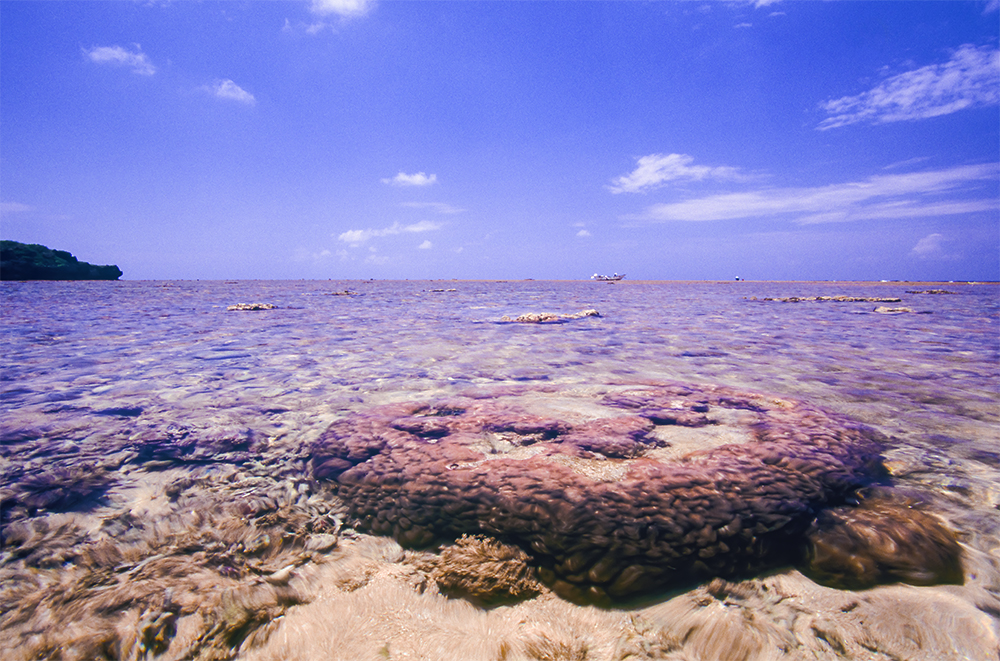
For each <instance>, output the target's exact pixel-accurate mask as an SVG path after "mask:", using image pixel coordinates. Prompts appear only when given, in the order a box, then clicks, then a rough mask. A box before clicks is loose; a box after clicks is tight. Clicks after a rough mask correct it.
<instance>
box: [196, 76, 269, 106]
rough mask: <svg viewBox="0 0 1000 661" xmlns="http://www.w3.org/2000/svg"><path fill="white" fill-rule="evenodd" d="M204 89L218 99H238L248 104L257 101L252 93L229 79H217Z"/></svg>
mask: <svg viewBox="0 0 1000 661" xmlns="http://www.w3.org/2000/svg"><path fill="white" fill-rule="evenodd" d="M205 89H207V90H208V91H209V92H211V93H212V94H214V95H215V96H216V97H217V98H219V99H226V100H229V101H238V102H240V103H245V104H247V105H248V106H252V105H254V104H255V103H257V100H256V99H255V98H253V94H251V93H250V92H247V91H246V90H245V89H243V88H242V87H240V86H239V85H237V84H236V83H234V82H233V81H231V80H229V79H226V80H217V81H215V82H214V83H212V85H211V86H208V87H206V88H205Z"/></svg>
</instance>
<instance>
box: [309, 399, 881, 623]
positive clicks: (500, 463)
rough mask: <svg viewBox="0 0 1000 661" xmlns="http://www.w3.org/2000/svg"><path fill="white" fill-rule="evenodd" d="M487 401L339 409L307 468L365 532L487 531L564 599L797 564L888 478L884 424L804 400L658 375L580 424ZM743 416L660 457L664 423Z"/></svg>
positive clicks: (407, 539) (602, 599)
mask: <svg viewBox="0 0 1000 661" xmlns="http://www.w3.org/2000/svg"><path fill="white" fill-rule="evenodd" d="M482 397H483V399H473V398H462V399H455V400H450V401H447V402H442V403H436V404H419V403H404V404H398V405H390V406H385V407H381V408H377V409H374V410H372V411H371V412H369V413H365V414H357V415H354V416H351V417H348V418H345V419H343V420H340V421H338V422H336V423H334V424H333V425H332V426H331V427H330V428H329V429H328V430H327V431H326V432H325V433H324V434H323V435H322V436H321V437H320V438H319V439H318V440H317V441H316V442H315V444H314V445H313V447H312V451H311V455H312V460H311V461H312V468H313V471H314V477H316V478H317V479H324V480H336V482H337V485H338V493H339V495H340V496H341V497H343V498H344V499H345V501H346V502H347V504H348V508H349V514H350V515H351V517H352V518H353V519H354V521H355V523H356V525H358V526H359V527H361V528H362V529H366V530H369V531H371V532H373V533H375V534H383V535H392V536H393V537H395V538H396V540H398V541H399V542H400V543H401V544H402V545H403V546H408V547H426V546H430V545H432V544H434V543H438V542H440V541H442V540H448V539H455V538H457V537H460V536H461V535H463V534H477V533H478V534H484V533H485V534H487V535H491V536H494V537H496V538H498V539H502V540H504V541H506V542H510V543H514V544H516V545H517V546H520V547H521V548H522V549H524V550H525V551H526V552H528V553H529V554H531V556H532V558H533V560H534V563H535V564H536V565H537V566H538V568H539V569H538V571H539V577H540V578H541V579H542V581H543V582H545V583H546V584H548V585H549V586H550V587H552V589H554V590H555V591H556V592H557V593H558V594H560V595H561V596H563V597H565V598H568V599H570V600H573V601H580V602H593V603H609V602H610V601H612V600H616V599H626V598H630V597H633V596H635V595H639V594H642V593H648V592H651V591H654V590H658V589H662V588H664V587H665V586H670V585H681V584H685V583H690V582H691V581H694V580H697V579H698V578H700V577H708V576H737V575H741V574H745V573H747V572H752V571H757V570H759V569H762V568H765V567H772V566H776V565H780V564H785V563H789V562H792V561H794V560H795V559H796V555H797V554H798V553H799V552H800V549H801V545H802V543H803V541H804V539H803V534H804V533H805V531H806V530H807V529H808V528H809V526H810V524H811V523H812V521H813V520H814V518H815V517H816V515H817V513H818V512H819V511H820V510H822V509H823V508H826V507H830V506H836V505H840V504H842V503H843V502H844V500H845V498H846V497H847V496H848V495H849V494H851V493H852V492H854V491H855V490H856V489H858V488H859V487H862V486H864V485H867V484H871V483H872V482H873V481H875V480H877V479H880V478H881V477H882V476H883V470H884V469H883V468H882V466H881V461H880V457H879V452H880V443H881V440H882V439H881V437H880V435H879V434H877V433H876V432H874V431H872V430H870V429H867V428H865V427H863V426H861V425H859V424H857V423H854V422H851V421H849V420H845V419H843V418H839V417H836V416H834V415H832V414H829V413H826V412H824V411H822V410H820V409H818V408H815V407H812V406H810V405H808V404H805V403H802V402H798V401H793V400H787V399H779V398H775V397H767V396H764V395H759V394H755V393H749V392H744V391H738V390H735V389H731V388H726V387H693V386H686V385H676V384H659V385H656V386H644V387H638V388H632V389H628V390H625V389H622V390H617V391H613V392H612V393H611V394H608V395H606V396H604V397H603V399H601V400H599V401H596V402H595V405H597V406H596V407H595V408H597V407H601V408H604V409H605V410H606V409H607V408H612V409H618V410H619V411H620V412H621V413H622V415H620V416H617V417H611V418H601V419H597V420H591V421H587V422H580V423H577V424H569V423H567V422H565V421H562V420H554V419H549V418H545V417H542V416H537V415H531V414H528V413H526V412H523V411H518V410H517V409H516V408H515V407H513V406H512V405H510V404H509V403H508V401H509V400H507V401H505V397H504V396H503V395H500V396H494V397H489V398H488V399H487V398H486V396H485V395H482ZM716 416H719V417H716ZM734 419H739V420H740V421H741V422H740V423H739V424H740V425H742V427H743V433H744V436H745V437H746V438H747V439H748V441H747V442H745V443H728V444H722V445H719V446H717V447H715V448H713V449H706V450H700V451H696V452H690V453H688V454H685V455H683V456H680V457H677V456H666V455H664V454H662V453H661V454H657V452H658V451H659V450H658V448H661V447H662V446H663V445H665V443H663V442H662V441H661V440H660V439H659V438H657V429H665V427H664V425H669V427H670V429H678V428H681V429H683V428H688V429H691V430H692V432H691V433H699V434H705V433H709V432H710V431H711V427H712V426H713V425H715V424H722V423H721V421H723V420H728V421H730V423H731V422H732V420H734ZM731 427H732V425H730V428H731ZM694 430H697V432H695V431H694Z"/></svg>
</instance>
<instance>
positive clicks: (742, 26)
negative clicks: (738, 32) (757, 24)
mask: <svg viewBox="0 0 1000 661" xmlns="http://www.w3.org/2000/svg"><path fill="white" fill-rule="evenodd" d="M733 27H734V28H752V27H753V23H737V24H736V25H734V26H733Z"/></svg>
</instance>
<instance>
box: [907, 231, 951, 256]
mask: <svg viewBox="0 0 1000 661" xmlns="http://www.w3.org/2000/svg"><path fill="white" fill-rule="evenodd" d="M943 240H944V236H943V235H941V234H937V233H934V234H928V235H927V236H925V237H924V238H922V239H920V240H919V241H917V245H915V246H913V250H912V251H910V252H912V253H913V254H914V255H916V256H917V257H920V258H922V259H926V258H928V257H934V256H936V255H940V254H941V252H942V251H941V242H942V241H943Z"/></svg>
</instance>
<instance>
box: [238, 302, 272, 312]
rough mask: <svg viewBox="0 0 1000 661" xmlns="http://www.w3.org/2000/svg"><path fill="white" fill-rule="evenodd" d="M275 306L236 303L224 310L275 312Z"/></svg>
mask: <svg viewBox="0 0 1000 661" xmlns="http://www.w3.org/2000/svg"><path fill="white" fill-rule="evenodd" d="M277 308H278V306H277V305H271V304H270V303H237V304H236V305H230V306H229V307H227V308H226V309H227V310H229V311H230V312H235V311H254V310H276V309H277Z"/></svg>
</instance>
